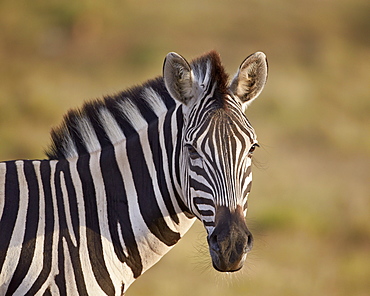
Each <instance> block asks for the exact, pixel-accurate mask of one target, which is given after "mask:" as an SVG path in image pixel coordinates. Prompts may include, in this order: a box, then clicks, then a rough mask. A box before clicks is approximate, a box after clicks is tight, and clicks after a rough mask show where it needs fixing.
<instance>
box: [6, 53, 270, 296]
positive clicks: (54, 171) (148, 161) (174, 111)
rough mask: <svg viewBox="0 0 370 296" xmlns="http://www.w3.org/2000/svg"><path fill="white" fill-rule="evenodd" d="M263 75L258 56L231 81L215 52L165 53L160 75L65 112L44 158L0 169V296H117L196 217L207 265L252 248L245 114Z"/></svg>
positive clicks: (238, 257) (234, 261) (238, 263)
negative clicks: (247, 217)
mask: <svg viewBox="0 0 370 296" xmlns="http://www.w3.org/2000/svg"><path fill="white" fill-rule="evenodd" d="M266 77H267V63H266V57H265V55H264V54H263V53H260V52H259V53H255V54H254V55H251V56H249V57H248V58H247V59H246V60H245V61H244V62H243V63H242V65H241V66H240V68H239V70H238V72H237V74H236V75H235V77H234V78H233V79H232V81H231V83H230V84H229V81H228V76H227V74H226V73H225V71H224V69H223V67H222V65H221V62H220V58H219V56H218V54H217V53H216V52H210V53H208V54H206V55H204V56H201V57H200V58H198V59H196V60H194V61H192V62H191V63H190V64H189V63H188V62H187V61H186V60H185V59H184V58H182V57H181V56H179V55H177V54H175V53H170V54H168V55H167V57H166V60H165V62H164V67H163V77H159V78H157V79H154V80H150V81H148V82H146V83H144V84H143V85H141V86H138V87H134V88H132V89H129V90H127V91H124V92H121V93H119V94H117V95H114V96H107V97H105V98H104V99H102V100H96V101H92V102H88V103H86V104H85V105H84V106H83V107H82V108H81V109H80V110H72V111H70V112H69V113H68V114H67V115H66V116H65V117H64V120H63V123H62V124H61V125H60V126H59V127H58V128H56V129H54V130H53V131H52V133H51V137H52V144H51V145H50V148H49V149H48V151H47V156H48V159H47V160H17V161H7V162H2V163H0V237H1V239H0V295H123V294H124V292H125V291H126V290H127V288H128V287H129V286H130V284H131V283H132V282H133V281H134V280H135V279H136V278H138V277H139V276H140V275H141V274H142V273H143V272H145V271H146V270H147V269H148V268H150V267H151V266H152V265H153V264H155V263H156V262H157V261H158V260H159V259H160V258H161V257H162V256H163V255H164V254H166V253H167V252H168V251H169V250H170V249H171V248H172V247H173V246H174V245H175V244H176V242H177V241H178V240H179V239H180V238H181V237H182V236H183V235H184V233H185V232H186V231H187V230H188V229H189V228H190V226H191V225H192V224H193V222H194V221H195V219H196V218H198V219H199V220H201V221H202V223H203V224H204V226H205V229H206V231H207V239H208V243H209V247H210V255H211V258H212V262H213V266H214V267H215V269H217V270H219V271H236V270H239V269H240V268H241V267H242V266H243V263H244V260H245V257H246V255H247V253H248V252H249V251H250V249H251V247H252V242H253V239H252V235H251V234H250V232H249V230H248V228H247V226H246V223H245V219H244V217H245V215H246V211H247V197H248V194H249V191H250V185H251V170H250V167H251V157H252V153H253V150H254V149H255V147H257V146H258V143H257V139H256V135H255V132H254V130H253V128H252V126H251V125H250V123H249V121H248V120H247V118H246V117H245V115H244V111H245V109H246V108H247V106H248V104H249V103H250V102H251V101H252V100H254V99H255V98H256V97H257V96H258V95H259V94H260V92H261V90H262V88H263V86H264V84H265V81H266Z"/></svg>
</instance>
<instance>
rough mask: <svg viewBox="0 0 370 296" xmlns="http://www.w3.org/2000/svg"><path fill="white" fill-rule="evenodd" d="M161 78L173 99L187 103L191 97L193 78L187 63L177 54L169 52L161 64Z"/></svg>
mask: <svg viewBox="0 0 370 296" xmlns="http://www.w3.org/2000/svg"><path fill="white" fill-rule="evenodd" d="M163 79H164V83H165V85H166V88H167V90H168V92H169V93H170V95H171V97H172V98H174V99H175V100H177V101H179V102H180V103H183V104H185V105H188V104H189V102H190V101H191V99H192V98H193V79H192V74H191V67H190V65H189V63H188V62H187V61H186V60H185V59H184V58H183V57H182V56H180V55H179V54H177V53H175V52H170V53H169V54H167V56H166V59H165V60H164V64H163Z"/></svg>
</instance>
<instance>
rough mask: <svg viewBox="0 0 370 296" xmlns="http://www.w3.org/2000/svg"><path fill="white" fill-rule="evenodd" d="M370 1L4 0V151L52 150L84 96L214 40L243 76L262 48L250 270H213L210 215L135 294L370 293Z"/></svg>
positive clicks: (13, 154) (139, 78)
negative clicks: (265, 72)
mask: <svg viewBox="0 0 370 296" xmlns="http://www.w3.org/2000/svg"><path fill="white" fill-rule="evenodd" d="M369 15H370V4H369V1H365V0H341V1H334V0H325V1H322V0H320V1H319V0H311V1H308V0H302V1H289V0H285V1H283V0H277V1H272V0H266V1H250V0H247V1H242V0H230V1H211V0H197V1H195V0H189V1H181V2H179V1H170V0H164V1H148V0H139V1H132V0H131V1H117V0H116V1H72V0H65V1H41V0H35V1H10V0H2V1H1V2H0V159H1V160H7V159H16V158H44V154H43V149H44V148H46V147H47V145H48V143H49V130H50V128H51V127H52V126H54V125H56V124H58V123H59V122H60V121H61V118H62V115H63V114H64V113H65V112H66V111H67V110H68V109H69V108H72V107H78V106H80V105H81V104H82V102H83V101H84V100H88V99H91V98H96V97H101V96H102V95H104V94H109V93H114V92H117V91H119V90H122V89H124V88H126V87H129V86H131V85H133V84H138V83H141V82H143V81H145V80H147V79H148V78H152V77H154V76H157V75H160V74H161V69H162V63H163V59H164V57H165V55H166V54H167V53H168V52H170V51H176V52H178V53H180V54H182V55H184V56H185V57H186V58H188V59H191V58H193V57H197V56H199V55H200V54H202V53H204V52H206V51H208V50H211V49H216V50H218V51H219V52H220V54H221V56H222V59H223V62H224V64H225V67H226V68H227V69H228V71H229V73H230V74H231V75H232V74H233V73H234V72H235V71H236V70H237V68H238V66H239V64H240V63H241V62H242V61H243V59H244V58H245V57H246V56H247V55H249V54H251V53H253V52H254V51H257V50H262V51H264V52H265V53H266V55H267V57H268V60H269V66H270V71H269V80H268V82H267V86H266V88H265V90H264V92H263V93H262V95H261V96H260V98H259V99H258V100H257V101H255V102H254V104H253V105H252V106H251V107H250V109H249V110H248V113H247V115H248V117H249V119H250V120H251V122H252V123H253V126H254V127H255V129H256V131H257V133H258V137H259V141H260V143H261V144H262V148H261V149H259V150H258V151H256V153H255V156H256V160H255V167H254V171H253V173H254V184H253V189H252V193H251V196H250V202H249V210H248V217H247V222H248V224H249V225H250V228H251V230H252V231H253V234H254V237H255V247H254V249H253V252H252V253H251V254H250V256H249V257H248V261H247V266H246V267H245V268H244V269H243V271H241V272H239V273H237V274H232V275H224V274H219V273H216V272H215V271H213V270H212V268H211V264H210V259H209V255H208V253H207V249H206V241H205V231H204V230H203V228H202V225H200V223H196V225H195V226H194V227H193V228H192V229H191V231H190V232H189V233H188V234H187V235H186V236H185V237H184V238H183V240H181V241H180V243H179V244H178V245H177V246H176V247H175V248H174V249H173V250H172V251H171V252H170V253H169V254H168V255H167V256H165V257H164V258H163V260H162V261H160V263H158V264H157V265H156V266H155V267H154V268H152V269H151V270H149V271H148V272H147V273H146V274H145V275H143V276H142V277H141V278H140V279H139V280H138V281H137V282H136V283H134V285H133V286H132V287H131V288H130V289H129V291H128V293H127V295H129V296H130V295H160V296H166V295H189V294H191V295H192V296H196V295H204V294H206V295H213V296H217V295H264V296H265V295H284V296H289V295H300V296H301V295H303V296H304V295H328V296H334V295H335V296H341V295H356V296H357V295H358V296H362V295H363V296H365V295H369V293H370V89H369V81H370V18H369Z"/></svg>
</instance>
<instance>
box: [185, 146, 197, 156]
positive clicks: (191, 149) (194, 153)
mask: <svg viewBox="0 0 370 296" xmlns="http://www.w3.org/2000/svg"><path fill="white" fill-rule="evenodd" d="M185 147H186V148H187V149H188V153H189V157H190V158H191V159H198V158H200V155H199V153H198V152H197V150H195V148H194V147H193V146H192V145H190V144H186V145H185Z"/></svg>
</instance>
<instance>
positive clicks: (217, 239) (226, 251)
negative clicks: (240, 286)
mask: <svg viewBox="0 0 370 296" xmlns="http://www.w3.org/2000/svg"><path fill="white" fill-rule="evenodd" d="M215 222H216V226H215V228H214V230H213V232H212V233H211V234H210V235H209V237H208V245H209V250H210V254H211V258H212V264H213V267H214V268H215V269H216V270H218V271H221V272H234V271H238V270H240V269H241V268H242V267H243V265H244V261H245V259H246V257H247V253H248V252H249V251H250V250H251V249H252V246H253V236H252V234H251V233H250V231H249V230H248V228H247V225H246V223H245V218H244V216H243V211H242V210H241V208H240V209H239V208H237V210H236V211H235V212H231V211H230V209H229V208H227V207H224V206H222V207H218V208H217V211H216V221H215Z"/></svg>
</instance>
